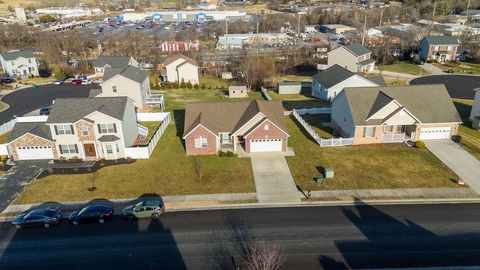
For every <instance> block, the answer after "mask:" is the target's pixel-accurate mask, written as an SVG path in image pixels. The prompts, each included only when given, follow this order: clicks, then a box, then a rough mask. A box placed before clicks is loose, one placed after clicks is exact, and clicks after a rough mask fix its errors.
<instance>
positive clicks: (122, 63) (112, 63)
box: [93, 55, 138, 76]
mask: <svg viewBox="0 0 480 270" xmlns="http://www.w3.org/2000/svg"><path fill="white" fill-rule="evenodd" d="M128 65H130V66H134V67H137V68H138V62H137V60H135V59H134V58H133V57H128V56H106V55H102V56H99V57H98V58H97V60H95V63H94V64H93V68H94V69H95V75H97V76H103V74H104V72H105V68H107V67H111V68H124V67H126V66H128Z"/></svg>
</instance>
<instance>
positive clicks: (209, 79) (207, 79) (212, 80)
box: [200, 76, 230, 89]
mask: <svg viewBox="0 0 480 270" xmlns="http://www.w3.org/2000/svg"><path fill="white" fill-rule="evenodd" d="M202 84H204V85H206V86H207V87H212V88H215V87H218V88H225V89H226V88H227V87H228V85H229V84H230V82H229V81H228V80H223V79H221V78H218V77H215V76H203V77H200V85H202Z"/></svg>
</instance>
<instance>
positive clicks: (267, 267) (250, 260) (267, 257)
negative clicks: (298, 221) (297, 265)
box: [245, 241, 285, 270]
mask: <svg viewBox="0 0 480 270" xmlns="http://www.w3.org/2000/svg"><path fill="white" fill-rule="evenodd" d="M250 250H251V252H250V254H249V255H248V256H247V257H246V258H245V264H246V268H247V269H249V270H278V269H280V268H281V267H282V265H283V263H284V262H285V255H284V254H283V253H282V252H281V250H280V248H279V247H278V246H276V245H273V246H269V245H267V244H265V242H262V241H254V242H253V243H252V244H251V247H250Z"/></svg>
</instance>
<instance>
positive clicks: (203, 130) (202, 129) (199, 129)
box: [183, 124, 218, 139]
mask: <svg viewBox="0 0 480 270" xmlns="http://www.w3.org/2000/svg"><path fill="white" fill-rule="evenodd" d="M197 133H210V134H213V136H215V137H218V135H217V134H215V133H213V132H212V131H211V130H209V129H208V128H206V127H204V126H202V124H198V125H197V126H196V127H194V128H192V129H191V130H190V131H189V132H188V133H187V134H185V135H183V139H186V138H188V137H189V136H190V135H195V134H197Z"/></svg>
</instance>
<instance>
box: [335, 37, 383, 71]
mask: <svg viewBox="0 0 480 270" xmlns="http://www.w3.org/2000/svg"><path fill="white" fill-rule="evenodd" d="M371 56H372V51H370V50H369V49H367V48H366V47H364V46H362V45H361V44H358V43H355V44H350V45H347V46H342V47H338V48H336V49H334V50H332V51H330V52H328V63H327V64H328V66H329V67H331V66H333V65H335V64H336V65H339V66H341V67H344V68H346V69H348V70H350V71H351V72H371V71H373V70H374V69H375V60H373V59H372V58H371Z"/></svg>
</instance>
